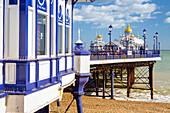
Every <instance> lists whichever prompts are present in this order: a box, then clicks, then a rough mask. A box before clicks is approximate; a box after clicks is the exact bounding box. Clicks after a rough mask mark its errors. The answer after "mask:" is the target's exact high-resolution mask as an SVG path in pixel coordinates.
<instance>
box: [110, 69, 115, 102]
mask: <svg viewBox="0 0 170 113" xmlns="http://www.w3.org/2000/svg"><path fill="white" fill-rule="evenodd" d="M110 76H111V99H113V92H114V89H113V88H114V86H113V85H114V73H112V70H110Z"/></svg>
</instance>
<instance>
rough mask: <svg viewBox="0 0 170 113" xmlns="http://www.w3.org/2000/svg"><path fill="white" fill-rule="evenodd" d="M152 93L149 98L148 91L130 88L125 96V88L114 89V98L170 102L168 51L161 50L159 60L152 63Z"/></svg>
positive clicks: (169, 57)
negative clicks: (128, 95) (129, 91)
mask: <svg viewBox="0 0 170 113" xmlns="http://www.w3.org/2000/svg"><path fill="white" fill-rule="evenodd" d="M153 75H154V76H153V79H154V80H153V85H154V95H153V99H151V96H150V91H147V90H137V89H135V90H132V91H131V93H130V97H129V98H127V96H126V94H127V90H126V89H116V88H115V89H114V98H115V99H116V100H132V101H146V102H163V103H170V51H161V60H160V61H157V62H156V64H155V65H154V73H153Z"/></svg>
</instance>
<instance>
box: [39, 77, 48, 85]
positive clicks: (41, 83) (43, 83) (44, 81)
mask: <svg viewBox="0 0 170 113" xmlns="http://www.w3.org/2000/svg"><path fill="white" fill-rule="evenodd" d="M47 83H50V78H47V79H44V80H41V81H39V86H42V85H45V84H47Z"/></svg>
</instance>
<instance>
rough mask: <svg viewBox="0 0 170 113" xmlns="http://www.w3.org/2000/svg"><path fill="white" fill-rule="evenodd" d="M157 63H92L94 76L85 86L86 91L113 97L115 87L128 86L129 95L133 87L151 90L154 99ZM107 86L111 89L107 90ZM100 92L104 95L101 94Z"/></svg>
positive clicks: (91, 68)
mask: <svg viewBox="0 0 170 113" xmlns="http://www.w3.org/2000/svg"><path fill="white" fill-rule="evenodd" d="M155 63H156V61H144V62H126V63H112V64H98V65H91V66H90V71H91V73H92V76H91V77H90V80H89V82H88V83H87V84H86V86H85V92H96V96H102V97H103V98H105V97H111V99H113V97H114V96H113V89H114V87H115V88H127V97H129V96H130V90H131V89H140V90H150V91H151V99H153V67H154V64H155ZM106 88H107V89H110V90H109V91H108V90H107V91H106ZM99 92H102V94H103V95H99ZM110 92H111V93H110Z"/></svg>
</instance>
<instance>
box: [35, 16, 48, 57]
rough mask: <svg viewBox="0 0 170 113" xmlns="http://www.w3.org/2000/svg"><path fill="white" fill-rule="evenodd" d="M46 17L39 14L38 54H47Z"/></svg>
mask: <svg viewBox="0 0 170 113" xmlns="http://www.w3.org/2000/svg"><path fill="white" fill-rule="evenodd" d="M46 21H47V20H46V17H45V16H44V15H41V14H38V31H37V55H45V54H46Z"/></svg>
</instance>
